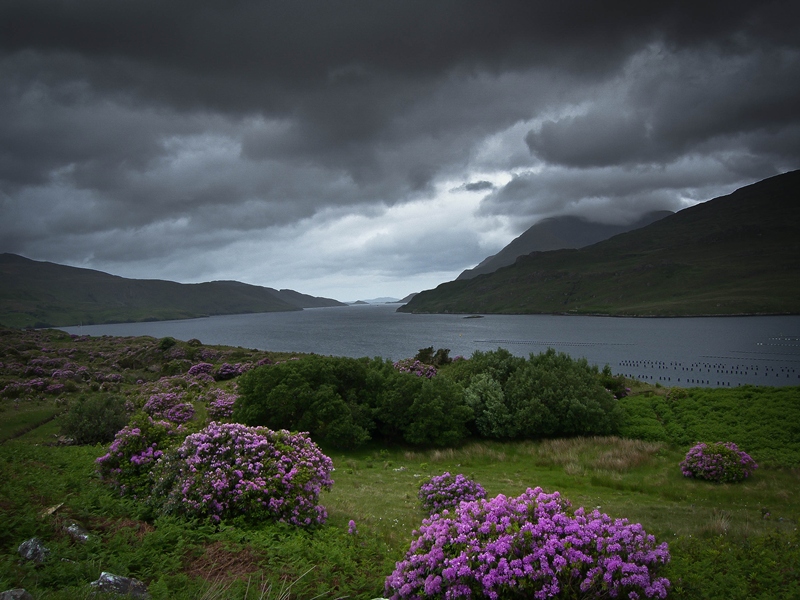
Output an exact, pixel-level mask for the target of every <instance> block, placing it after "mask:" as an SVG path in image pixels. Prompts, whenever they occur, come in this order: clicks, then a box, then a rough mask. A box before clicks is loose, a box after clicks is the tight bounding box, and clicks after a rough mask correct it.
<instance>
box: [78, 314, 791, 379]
mask: <svg viewBox="0 0 800 600" xmlns="http://www.w3.org/2000/svg"><path fill="white" fill-rule="evenodd" d="M398 306H399V305H397V304H386V305H354V306H347V307H337V308H315V309H306V310H303V311H297V312H285V313H284V312H281V313H260V314H252V315H227V316H219V317H208V318H204V319H189V320H184V321H159V322H153V323H123V324H117V325H92V326H83V327H67V328H64V330H65V331H68V332H70V333H75V334H86V335H114V336H139V335H150V336H153V337H157V338H161V337H166V336H170V337H174V338H176V339H180V340H189V339H191V338H197V339H199V340H200V341H202V342H203V343H204V344H224V345H228V346H241V347H244V348H257V349H260V350H273V351H286V352H315V353H317V354H323V355H335V356H351V357H362V356H369V357H375V356H381V357H384V358H390V359H393V360H396V359H400V358H407V357H411V356H414V355H415V354H416V353H417V351H418V350H419V349H420V348H425V347H428V346H433V347H434V348H449V349H450V356H457V355H463V356H470V355H471V354H472V353H473V352H474V351H475V350H484V351H486V350H495V349H497V348H498V347H502V348H506V349H508V350H509V351H510V352H512V353H513V354H516V355H518V356H527V355H528V354H530V353H539V352H543V351H544V350H546V349H547V348H555V349H556V350H558V351H559V352H566V353H568V354H570V355H571V356H573V357H575V358H581V357H583V358H586V359H587V360H588V361H589V362H590V363H592V364H596V365H598V366H601V367H602V366H603V365H606V364H608V365H610V366H611V368H612V370H613V371H614V372H615V373H619V374H624V375H626V376H630V377H635V378H637V379H641V380H644V381H648V382H650V383H657V382H658V383H661V384H662V385H666V386H675V385H677V386H711V387H718V386H726V387H727V386H736V385H742V384H745V383H750V384H760V385H793V386H797V385H800V317H798V316H791V317H699V318H670V319H635V318H616V317H582V316H556V315H485V316H483V317H482V318H465V317H464V315H411V314H405V313H398V312H395V311H396V309H397V307H398Z"/></svg>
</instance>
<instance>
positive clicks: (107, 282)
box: [0, 254, 346, 327]
mask: <svg viewBox="0 0 800 600" xmlns="http://www.w3.org/2000/svg"><path fill="white" fill-rule="evenodd" d="M320 306H346V305H345V304H343V303H341V302H338V301H337V300H332V299H330V298H317V297H314V296H309V295H306V294H301V293H299V292H295V291H293V290H275V289H272V288H266V287H261V286H255V285H248V284H246V283H240V282H238V281H211V282H208V283H176V282H174V281H162V280H156V279H126V278H124V277H118V276H116V275H109V274H108V273H103V272H102V271H95V270H92V269H81V268H77V267H68V266H65V265H59V264H55V263H51V262H41V261H35V260H30V259H28V258H24V257H22V256H17V255H16V254H0V323H2V324H3V325H6V326H10V327H28V326H31V327H45V326H68V325H80V324H84V325H89V324H99V323H120V322H131V321H161V320H167V319H190V318H195V317H202V316H209V315H226V314H241V313H257V312H276V311H292V310H302V309H304V308H312V307H320Z"/></svg>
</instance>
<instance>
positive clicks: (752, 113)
mask: <svg viewBox="0 0 800 600" xmlns="http://www.w3.org/2000/svg"><path fill="white" fill-rule="evenodd" d="M798 22H800V4H798V3H797V2H793V1H786V2H768V1H759V2H753V1H746V2H738V1H736V0H728V1H725V2H712V1H701V2H698V1H696V0H695V1H693V2H688V1H687V2H673V1H669V0H666V1H662V2H658V3H650V2H636V3H634V2H629V1H626V2H615V1H609V2H602V3H600V2H594V3H588V2H577V1H572V0H559V1H558V2H534V1H531V2H527V1H522V0H518V1H505V0H485V1H470V0H451V1H441V0H437V1H432V0H420V1H416V0H413V1H412V0H398V1H391V0H385V1H376V0H318V1H309V0H296V1H292V2H288V1H280V2H277V1H265V0H252V1H251V0H242V1H237V0H169V1H165V0H116V1H113V2H110V1H108V0H47V1H44V0H3V2H2V3H0V252H13V253H17V254H21V255H23V256H27V257H29V258H33V259H37V260H49V261H53V262H58V263H63V264H70V265H74V266H80V267H88V268H94V269H100V270H103V271H107V272H110V273H114V274H117V275H122V276H125V277H136V278H149V279H156V278H157V279H170V280H174V281H181V282H198V281H209V280H215V279H235V280H239V281H244V282H247V283H253V284H257V285H266V286H270V287H277V288H291V289H295V290H298V291H300V292H304V293H308V294H314V295H321V296H327V297H333V298H336V299H339V300H344V301H349V300H356V299H359V298H374V297H377V296H395V297H402V296H405V295H406V294H408V293H411V292H415V291H420V290H422V289H429V288H432V287H435V286H436V285H438V284H439V283H441V282H443V281H449V280H452V279H454V278H455V277H456V276H457V275H458V274H459V273H460V272H461V271H462V270H463V269H466V268H470V267H473V266H475V264H477V263H478V262H480V261H481V260H482V259H484V258H485V257H486V256H488V255H490V254H494V253H495V252H497V251H498V250H500V249H501V248H502V247H503V246H505V245H506V244H507V243H508V242H510V241H511V240H512V239H513V238H514V237H516V236H517V235H519V234H520V233H521V232H522V231H524V230H525V229H527V228H528V227H529V226H530V225H532V224H533V223H535V222H536V221H538V220H540V219H542V218H546V217H549V216H556V215H567V214H569V215H584V216H587V217H590V218H592V219H594V220H598V221H602V222H613V223H622V222H627V221H632V220H634V219H636V218H637V217H639V216H640V215H641V214H643V213H645V212H648V211H651V210H658V209H668V210H673V211H675V210H680V209H681V208H685V207H687V206H691V205H693V204H695V203H697V202H699V201H704V200H708V199H710V198H713V197H716V196H720V195H723V194H726V193H729V192H731V191H733V190H734V189H736V188H738V187H741V186H742V185H747V184H749V183H753V182H755V181H758V180H760V179H763V178H766V177H769V176H772V175H775V174H778V173H782V172H786V171H790V170H794V169H797V168H800V36H798V35H797V23H798Z"/></svg>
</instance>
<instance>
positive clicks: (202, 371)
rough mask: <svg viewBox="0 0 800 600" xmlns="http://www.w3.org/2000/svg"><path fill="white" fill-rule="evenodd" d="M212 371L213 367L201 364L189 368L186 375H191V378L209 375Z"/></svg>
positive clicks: (208, 364)
mask: <svg viewBox="0 0 800 600" xmlns="http://www.w3.org/2000/svg"><path fill="white" fill-rule="evenodd" d="M213 370H214V365H212V364H211V363H207V362H201V363H197V364H196V365H192V366H191V367H189V371H188V374H189V375H191V376H192V377H197V376H198V375H211V372H212V371H213Z"/></svg>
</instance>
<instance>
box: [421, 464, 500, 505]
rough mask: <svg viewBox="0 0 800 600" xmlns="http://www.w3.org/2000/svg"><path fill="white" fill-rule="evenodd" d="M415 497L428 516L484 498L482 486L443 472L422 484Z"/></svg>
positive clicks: (462, 477) (471, 480)
mask: <svg viewBox="0 0 800 600" xmlns="http://www.w3.org/2000/svg"><path fill="white" fill-rule="evenodd" d="M417 496H418V497H419V499H420V500H421V501H422V508H423V509H425V510H426V511H427V512H428V513H429V514H434V513H438V512H441V511H443V510H444V509H452V508H456V507H457V506H458V505H459V504H461V502H472V501H473V500H480V499H482V498H486V490H485V489H483V486H482V485H481V484H480V483H478V482H476V481H474V480H473V479H470V478H468V477H466V476H464V475H461V474H458V475H451V474H450V473H449V472H445V473H443V474H441V475H435V476H433V477H431V478H430V479H428V480H427V481H424V482H422V484H421V485H420V486H419V492H418V493H417Z"/></svg>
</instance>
